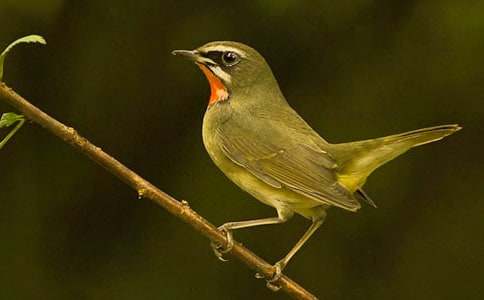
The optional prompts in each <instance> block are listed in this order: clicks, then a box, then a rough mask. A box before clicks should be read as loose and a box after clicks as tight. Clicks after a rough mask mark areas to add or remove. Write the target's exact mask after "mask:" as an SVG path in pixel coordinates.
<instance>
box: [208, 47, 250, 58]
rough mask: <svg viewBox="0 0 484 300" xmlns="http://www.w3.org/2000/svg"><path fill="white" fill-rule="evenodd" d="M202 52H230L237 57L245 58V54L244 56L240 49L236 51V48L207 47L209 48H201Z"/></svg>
mask: <svg viewBox="0 0 484 300" xmlns="http://www.w3.org/2000/svg"><path fill="white" fill-rule="evenodd" d="M203 51H205V52H210V51H219V52H226V51H231V52H235V53H237V54H238V55H240V56H242V57H247V54H245V52H244V51H242V50H240V49H237V48H234V47H230V46H224V45H217V46H209V47H206V48H203Z"/></svg>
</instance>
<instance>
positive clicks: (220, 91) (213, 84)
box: [197, 63, 229, 106]
mask: <svg viewBox="0 0 484 300" xmlns="http://www.w3.org/2000/svg"><path fill="white" fill-rule="evenodd" d="M197 65H198V67H199V68H200V69H201V70H202V72H203V74H205V77H207V80H208V83H209V84H210V99H209V100H208V105H209V106H210V105H212V104H214V103H216V102H218V101H223V100H227V99H228V98H229V92H228V91H227V88H226V87H225V85H224V84H223V83H222V81H221V80H220V79H219V78H218V77H217V76H215V74H213V72H212V71H210V69H209V68H207V67H206V66H204V65H202V64H199V63H197Z"/></svg>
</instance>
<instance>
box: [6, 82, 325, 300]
mask: <svg viewBox="0 0 484 300" xmlns="http://www.w3.org/2000/svg"><path fill="white" fill-rule="evenodd" d="M0 98H1V99H3V100H4V101H6V102H7V103H9V104H10V105H12V106H13V107H15V108H16V109H18V110H19V111H20V112H21V113H22V114H24V115H25V117H26V118H28V119H30V120H32V121H34V122H35V123H37V124H39V125H41V126H42V127H44V128H45V129H47V130H48V131H50V132H51V133H52V134H54V135H55V136H57V137H59V138H60V139H62V140H63V141H65V142H67V143H69V144H70V145H71V146H72V147H74V148H75V149H77V150H79V151H81V152H82V153H83V154H85V155H86V156H87V157H89V158H90V159H91V160H93V161H95V162H96V163H98V164H99V165H101V166H102V167H103V168H105V169H106V170H108V171H109V172H110V173H111V174H113V175H114V176H116V177H118V178H119V179H121V180H122V181H123V182H125V183H126V184H127V185H129V186H130V187H132V188H133V189H135V190H136V191H137V192H138V195H139V196H140V197H143V198H148V199H150V200H152V201H153V202H155V203H156V204H158V205H160V206H161V207H163V208H164V209H166V210H167V211H168V212H170V213H171V214H172V215H174V216H175V217H177V218H179V219H180V220H183V221H184V222H185V223H188V224H189V225H190V226H192V227H193V229H195V230H196V231H197V232H199V233H200V234H202V235H203V236H205V237H207V238H208V239H209V240H211V241H212V242H215V243H218V244H222V245H225V244H226V243H227V240H226V238H225V235H224V234H222V233H221V232H220V231H219V230H217V228H216V227H215V226H214V225H212V224H211V223H209V222H208V221H207V220H205V219H204V218H203V217H202V216H200V215H199V214H197V213H196V212H195V211H194V210H192V209H190V207H189V206H188V203H186V202H183V201H182V202H179V201H177V200H176V199H174V198H173V197H171V196H170V195H168V194H166V193H164V192H162V191H161V190H160V189H158V188H157V187H155V186H154V185H153V184H151V183H150V182H148V181H146V180H145V179H143V178H142V177H141V176H139V175H138V174H136V173H135V172H133V171H132V170H130V169H129V168H127V167H126V166H124V165H123V164H122V163H120V162H119V161H118V160H116V159H115V158H113V157H112V156H110V155H109V154H107V153H106V152H104V151H103V150H101V148H99V147H97V146H95V145H93V144H92V143H90V142H89V141H88V140H87V139H85V138H84V137H82V136H80V135H79V134H78V133H77V132H76V131H75V130H74V128H71V127H68V126H66V125H64V124H62V123H60V122H59V121H57V120H55V119H54V118H52V117H50V116H49V115H47V114H46V113H44V112H43V111H41V110H40V109H38V108H37V107H35V106H34V105H32V104H31V103H29V102H28V101H27V100H25V99H24V98H23V97H22V96H20V95H18V94H17V93H16V92H15V91H13V90H12V89H10V88H9V87H8V86H7V85H6V84H5V83H3V82H0ZM230 256H232V257H234V258H236V259H238V260H240V261H241V262H243V263H244V264H245V265H247V266H248V267H249V268H251V269H253V270H255V271H256V272H258V273H260V274H263V275H264V276H265V277H266V278H270V277H271V276H272V275H273V273H274V268H273V267H272V266H271V265H270V264H268V263H267V262H266V261H264V260H263V259H262V258H260V257H258V256H257V255H256V254H254V253H253V252H251V251H250V250H249V249H247V248H245V247H244V246H242V244H240V243H238V242H235V245H234V247H233V249H232V250H231V251H230ZM276 283H277V284H278V285H280V286H281V290H282V291H284V292H285V293H287V294H288V295H290V296H292V297H293V298H294V299H304V300H309V299H311V300H314V299H317V298H316V297H315V296H314V295H312V294H311V293H309V292H308V291H306V290H305V289H304V288H303V287H301V286H300V285H298V284H297V283H296V282H294V281H292V280H291V279H290V278H289V277H287V276H282V277H281V278H280V279H279V280H278V281H277V282H276Z"/></svg>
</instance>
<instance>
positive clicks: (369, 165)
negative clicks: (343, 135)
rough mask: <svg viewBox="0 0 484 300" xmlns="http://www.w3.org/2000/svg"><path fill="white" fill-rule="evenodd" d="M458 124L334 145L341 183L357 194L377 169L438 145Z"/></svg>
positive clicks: (334, 154)
mask: <svg viewBox="0 0 484 300" xmlns="http://www.w3.org/2000/svg"><path fill="white" fill-rule="evenodd" d="M459 129H461V127H459V126H458V125H456V124H453V125H442V126H435V127H428V128H423V129H418V130H413V131H409V132H405V133H401V134H395V135H390V136H386V137H382V138H377V139H370V140H364V141H358V142H350V143H342V144H332V145H331V146H330V149H331V153H332V155H333V157H335V159H336V161H337V162H338V164H339V168H338V171H337V174H338V175H337V176H338V181H339V182H340V183H341V184H342V185H344V186H345V187H346V188H347V189H349V190H350V191H352V192H355V191H356V190H357V189H359V188H361V187H362V186H363V184H364V183H365V181H366V178H367V177H368V176H369V175H370V174H371V172H373V171H374V170H375V169H376V168H378V167H380V166H381V165H383V164H384V163H386V162H388V161H390V160H392V159H394V158H395V157H397V156H399V155H401V154H403V153H405V152H406V151H407V150H409V149H410V148H413V147H417V146H420V145H424V144H427V143H431V142H434V141H438V140H440V139H442V138H444V137H446V136H448V135H450V134H452V133H454V132H456V131H457V130H459Z"/></svg>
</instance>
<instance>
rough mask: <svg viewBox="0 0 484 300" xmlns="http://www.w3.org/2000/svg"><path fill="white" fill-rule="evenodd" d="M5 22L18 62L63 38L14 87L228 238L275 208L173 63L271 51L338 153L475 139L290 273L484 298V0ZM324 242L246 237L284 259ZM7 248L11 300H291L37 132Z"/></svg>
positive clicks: (282, 78) (58, 9) (401, 183)
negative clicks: (248, 186) (219, 139)
mask: <svg viewBox="0 0 484 300" xmlns="http://www.w3.org/2000/svg"><path fill="white" fill-rule="evenodd" d="M0 20H1V21H0V44H1V45H3V46H1V47H2V48H3V47H4V46H6V45H7V44H8V43H9V42H11V41H13V40H14V39H16V38H18V37H20V36H23V35H26V34H31V33H37V34H42V35H43V36H44V37H46V39H47V41H48V45H47V47H38V46H22V47H19V48H16V49H15V50H14V51H13V52H12V54H11V55H10V56H9V58H8V59H7V63H6V69H5V77H4V80H5V81H6V82H8V84H9V85H11V86H13V87H14V88H15V89H16V90H17V91H18V92H19V93H21V94H22V95H23V96H25V97H27V98H28V99H30V100H31V101H32V102H34V103H35V104H36V105H38V106H39V107H41V108H42V109H44V110H45V111H47V112H49V113H50V114H52V115H53V116H54V117H56V118H58V119H60V120H61V121H63V122H66V123H67V124H70V125H72V126H74V127H75V128H77V129H78V131H79V132H80V133H81V134H83V135H85V136H87V137H88V138H89V139H91V140H92V141H93V142H94V143H95V144H97V145H99V146H101V147H103V149H105V150H106V151H107V152H109V153H111V154H112V155H114V156H115V157H117V158H119V159H120V160H121V161H123V162H124V163H126V164H127V165H128V166H130V167H132V168H133V169H134V170H136V171H137V172H139V173H140V174H142V175H143V176H145V177H146V178H147V179H149V180H151V181H152V182H154V183H155V184H157V185H158V186H159V187H160V188H161V189H163V190H164V191H166V192H168V193H170V194H172V195H174V196H175V197H177V198H178V199H186V200H188V201H189V203H190V204H191V206H192V207H193V208H194V209H196V210H197V211H198V212H200V213H201V214H202V215H203V216H205V217H206V218H207V219H209V220H210V221H212V222H214V223H215V224H222V223H224V222H226V221H234V220H244V219H251V218H257V217H267V216H272V215H273V214H274V211H273V210H272V209H271V208H269V207H266V206H264V205H262V204H260V203H259V202H257V201H255V200H254V199H252V198H251V197H250V196H249V195H247V194H245V193H244V192H242V191H240V190H239V189H238V188H237V187H236V186H235V185H233V184H232V183H230V182H229V181H228V180H227V179H226V178H225V177H224V176H223V175H222V173H221V172H219V171H218V170H217V169H216V168H215V166H214V165H213V164H212V162H211V161H210V160H209V158H208V156H207V154H206V153H205V151H204V149H203V145H202V141H201V123H202V116H203V113H204V110H205V108H206V103H207V99H208V93H209V92H208V85H207V83H206V82H205V79H204V78H203V77H202V75H201V73H200V72H199V70H197V68H196V67H194V66H193V65H191V64H189V63H187V62H186V61H182V60H181V59H179V58H176V57H172V56H171V55H170V51H171V50H173V49H191V48H195V47H197V46H199V45H201V44H203V43H205V42H208V41H212V40H236V41H241V42H245V43H247V44H249V45H252V46H254V47H255V48H256V49H258V50H259V51H260V52H261V53H262V54H263V55H264V56H265V57H266V59H267V60H268V62H269V63H270V64H271V66H272V68H273V71H274V73H275V75H276V77H277V78H278V80H279V83H280V84H281V87H282V90H283V91H284V92H285V94H286V96H287V98H288V101H289V102H290V103H291V105H292V106H293V107H294V108H295V109H296V110H297V111H299V112H300V114H301V115H302V116H303V117H304V118H305V119H306V120H307V121H308V122H309V123H310V124H311V125H312V126H313V127H314V128H315V129H316V130H317V131H318V132H320V133H321V135H322V136H324V137H325V138H327V139H328V140H330V141H332V142H343V141H350V140H357V139H364V138H371V137H378V136H383V135H388V134H393V133H399V132H403V131H406V130H411V129H417V128H420V127H425V126H431V125H438V124H445V123H454V122H458V123H460V124H462V125H463V126H464V130H463V131H461V132H459V133H458V134H456V135H453V136H451V137H449V138H448V139H446V140H445V141H444V142H440V143H435V144H431V145H427V146H424V147H421V148H418V149H416V150H413V151H411V152H409V153H407V154H406V155H404V156H402V157H401V158H399V159H397V160H395V161H393V162H391V163H390V164H388V165H386V166H384V167H383V168H381V169H379V170H378V171H377V172H375V173H374V174H373V175H372V176H371V177H370V179H369V181H368V183H367V185H366V191H367V192H368V193H369V194H370V195H371V196H372V198H373V199H374V200H375V201H376V202H377V204H378V205H379V208H378V209H372V208H370V207H364V208H363V209H361V210H360V211H359V212H358V213H356V214H353V213H349V212H345V211H342V210H340V209H331V210H330V212H329V216H328V219H327V222H326V224H325V226H323V227H322V229H321V230H320V231H319V232H318V233H317V234H316V235H315V237H314V238H313V239H312V240H311V241H310V242H309V243H308V244H307V245H306V247H305V248H304V249H303V250H302V251H301V252H300V253H299V254H298V255H297V256H296V258H295V259H294V261H293V262H292V263H291V264H290V265H289V267H288V269H287V270H286V273H287V274H288V275H289V276H291V277H293V278H294V279H296V280H297V281H298V282H300V283H301V284H302V285H303V286H305V287H306V288H308V289H309V290H311V291H313V292H314V293H315V294H316V295H318V296H319V297H320V298H321V299H390V298H391V299H482V298H483V297H484V285H483V282H484V281H483V279H484V266H483V261H484V257H483V249H484V234H483V230H484V223H483V215H484V214H483V213H484V202H483V193H484V186H483V185H484V182H483V175H482V169H483V166H484V160H483V158H482V156H483V145H484V143H483V136H484V128H483V125H484V124H483V121H484V105H483V103H482V102H483V101H484V97H483V95H484V84H483V81H484V71H483V70H484V55H483V53H484V38H483V37H484V2H483V1H451V0H445V1H376V0H373V1H371V0H357V1H347V0H346V1H318V3H314V2H311V3H310V2H309V1H307V2H302V1H296V0H281V1H269V0H257V1H250V2H249V1H244V2H242V1H231V2H227V1H209V2H207V1H148V0H139V1H114V0H106V1H95V0H86V1H64V0H1V1H0ZM7 111H12V108H11V107H8V106H7V105H5V104H4V103H1V102H0V112H7ZM5 133H6V131H5V132H4V131H2V132H1V134H5ZM306 226H308V222H307V221H306V220H303V219H302V218H300V217H296V218H294V219H293V220H292V221H291V222H289V223H287V224H284V225H279V226H272V227H271V226H269V227H265V228H257V229H253V230H243V231H240V232H237V233H236V238H237V239H239V240H240V241H242V242H243V243H244V244H245V245H247V246H248V247H249V248H251V249H253V250H254V251H255V252H256V253H258V254H260V255H261V256H262V257H264V258H266V259H267V260H268V261H271V262H275V261H276V260H277V259H279V258H280V257H281V256H283V255H284V254H285V253H286V252H287V250H288V249H289V248H290V247H291V246H292V245H293V244H294V242H295V241H296V240H297V239H298V238H299V236H300V234H302V232H303V231H304V230H305V228H306ZM0 236H1V237H2V239H1V247H0V299H39V298H40V299H286V298H287V297H286V296H285V295H283V294H273V293H272V292H270V291H269V290H267V289H266V288H265V286H264V283H263V282H260V281H258V280H256V279H255V278H254V277H253V272H251V271H250V270H248V269H246V268H245V267H243V266H241V265H240V264H239V263H237V262H229V263H225V264H222V263H219V262H218V261H217V260H216V258H215V257H214V256H213V254H212V252H211V250H210V248H209V246H208V242H207V240H205V239H204V238H202V237H201V236H199V235H198V234H196V233H194V232H193V231H192V230H191V229H190V228H189V227H188V226H186V225H185V224H183V223H181V222H180V221H178V220H176V219H175V218H173V217H172V216H170V215H168V214H167V213H166V212H165V211H163V210H162V209H160V208H159V207H157V206H156V205H154V204H152V203H150V202H149V201H147V200H141V201H140V200H137V197H136V195H135V193H134V192H133V191H132V190H130V189H128V188H127V187H126V186H125V185H123V184H122V183H120V182H119V181H118V180H117V179H115V178H113V177H112V176H111V175H109V174H107V173H106V172H105V171H104V170H102V169H101V168H99V167H98V166H97V165H95V164H94V163H92V162H91V161H89V160H87V159H86V158H85V157H83V156H82V155H81V154H79V153H77V152H75V151H73V150H72V149H71V148H70V147H69V146H67V145H66V144H64V143H62V142H61V141H60V140H58V139H57V138H55V137H53V136H52V135H50V134H49V133H47V132H46V131H44V130H43V129H41V128H39V127H38V126H37V125H34V124H30V125H27V126H25V127H24V128H22V130H21V131H20V132H19V133H18V135H17V136H16V137H15V138H14V139H13V140H12V141H11V142H10V143H9V144H8V145H7V146H6V147H5V148H4V149H3V150H2V151H1V152H0Z"/></svg>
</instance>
